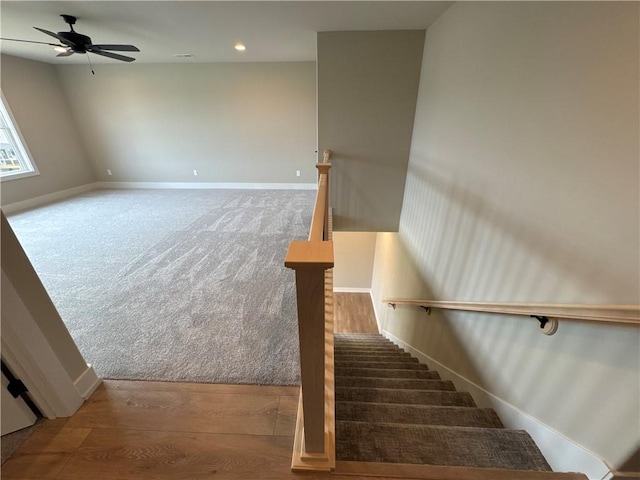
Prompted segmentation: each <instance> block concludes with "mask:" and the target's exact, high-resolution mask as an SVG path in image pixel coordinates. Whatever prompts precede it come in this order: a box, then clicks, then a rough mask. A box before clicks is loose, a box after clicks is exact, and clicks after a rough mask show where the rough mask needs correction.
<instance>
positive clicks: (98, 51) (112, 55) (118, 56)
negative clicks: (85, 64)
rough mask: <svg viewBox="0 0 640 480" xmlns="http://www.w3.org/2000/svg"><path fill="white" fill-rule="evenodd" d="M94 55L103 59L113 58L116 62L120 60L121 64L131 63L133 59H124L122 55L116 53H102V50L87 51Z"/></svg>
mask: <svg viewBox="0 0 640 480" xmlns="http://www.w3.org/2000/svg"><path fill="white" fill-rule="evenodd" d="M88 51H89V52H91V53H95V54H96V55H102V56H103V57H109V58H114V59H116V60H122V61H123V62H133V61H134V60H135V58H132V57H125V56H124V55H118V54H117V53H111V52H103V51H102V50H88Z"/></svg>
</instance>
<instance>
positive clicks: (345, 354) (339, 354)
mask: <svg viewBox="0 0 640 480" xmlns="http://www.w3.org/2000/svg"><path fill="white" fill-rule="evenodd" d="M372 355H375V356H376V357H385V359H386V358H387V357H405V358H409V357H411V354H410V353H407V352H403V351H402V350H398V351H395V350H394V351H389V352H385V351H379V352H376V353H375V354H373V353H371V350H362V351H358V350H346V351H344V350H343V351H340V350H337V351H335V352H334V357H335V358H344V357H371V356H372Z"/></svg>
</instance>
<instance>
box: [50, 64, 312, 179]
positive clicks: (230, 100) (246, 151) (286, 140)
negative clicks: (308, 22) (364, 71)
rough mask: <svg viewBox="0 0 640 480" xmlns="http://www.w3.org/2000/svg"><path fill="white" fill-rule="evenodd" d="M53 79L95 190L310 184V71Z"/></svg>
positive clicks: (111, 71) (292, 67)
mask: <svg viewBox="0 0 640 480" xmlns="http://www.w3.org/2000/svg"><path fill="white" fill-rule="evenodd" d="M57 70H58V73H59V76H60V79H61V81H62V85H63V87H64V89H65V92H66V95H67V98H68V100H69V102H70V104H71V108H72V110H73V113H74V115H75V117H76V119H77V120H78V124H79V127H80V131H81V133H82V135H83V138H84V139H85V143H86V145H87V148H88V152H89V157H90V159H91V162H92V164H93V166H94V169H95V171H96V174H97V178H98V180H100V181H133V182H234V183H237V182H242V183H255V182H259V183H265V182H266V183H289V182H290V183H311V182H315V181H316V169H315V163H316V157H315V150H316V94H315V63H313V62H298V63H217V64H166V65H165V64H123V65H120V64H118V65H104V64H101V65H96V66H95V72H96V74H95V76H92V75H91V73H90V70H89V68H88V66H85V65H65V66H58V67H57ZM107 169H111V171H112V172H113V176H108V175H107ZM194 169H196V170H198V174H199V175H198V176H197V177H195V176H194V175H193V170H194ZM296 170H300V171H301V176H300V177H297V176H296Z"/></svg>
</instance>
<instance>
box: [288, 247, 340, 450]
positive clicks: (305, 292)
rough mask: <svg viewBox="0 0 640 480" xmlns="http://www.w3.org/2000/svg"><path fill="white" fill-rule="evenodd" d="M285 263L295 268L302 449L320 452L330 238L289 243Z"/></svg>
mask: <svg viewBox="0 0 640 480" xmlns="http://www.w3.org/2000/svg"><path fill="white" fill-rule="evenodd" d="M285 267H287V268H292V269H294V270H295V272H296V290H297V302H298V334H299V340H300V375H301V377H302V411H303V418H304V450H305V451H306V452H308V453H323V452H324V450H325V438H324V437H325V432H324V421H325V411H324V386H325V380H324V373H325V371H324V370H325V369H324V367H325V365H324V356H325V352H324V343H325V341H324V330H325V324H324V321H325V319H324V312H325V298H324V294H325V290H324V271H325V270H326V269H328V268H332V267H333V242H322V241H311V242H305V241H297V240H294V241H292V242H291V244H290V245H289V251H288V252H287V257H286V260H285Z"/></svg>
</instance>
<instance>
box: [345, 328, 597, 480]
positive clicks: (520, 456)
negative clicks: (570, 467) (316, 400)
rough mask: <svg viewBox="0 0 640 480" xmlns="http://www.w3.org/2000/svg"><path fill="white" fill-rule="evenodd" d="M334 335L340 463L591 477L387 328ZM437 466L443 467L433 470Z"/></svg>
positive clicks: (420, 472) (416, 473) (488, 474)
mask: <svg viewBox="0 0 640 480" xmlns="http://www.w3.org/2000/svg"><path fill="white" fill-rule="evenodd" d="M334 342H335V343H334V345H335V347H334V352H335V397H336V461H337V462H338V464H339V465H341V467H339V468H337V470H340V468H341V469H342V470H343V471H344V472H345V473H353V474H356V473H371V472H377V474H380V473H384V472H387V473H386V474H387V475H393V476H394V478H400V476H399V472H402V471H404V472H407V473H408V475H407V478H445V477H446V478H498V477H499V478H513V479H515V478H523V479H524V478H564V479H567V480H568V479H586V477H585V476H583V475H582V474H561V473H555V474H554V473H551V468H550V466H549V464H548V463H547V461H546V460H545V458H544V456H543V455H542V453H541V452H540V450H539V449H538V447H537V446H536V444H535V443H534V441H533V440H532V439H531V437H530V436H529V434H528V433H527V432H525V431H519V430H509V429H506V428H504V426H503V424H502V422H501V421H500V419H499V418H498V416H497V414H496V412H495V411H494V410H492V409H486V408H478V407H477V406H476V404H475V402H474V400H473V398H472V397H471V395H470V394H469V393H467V392H458V391H456V389H455V386H454V385H453V383H452V382H450V381H444V380H442V379H441V378H440V375H439V374H438V372H436V371H434V370H429V368H428V367H427V365H424V364H421V363H419V361H418V359H416V358H413V357H412V356H411V355H410V354H409V353H406V352H404V351H403V350H401V349H400V348H399V347H397V346H396V345H395V344H393V343H392V342H390V341H389V340H387V339H386V338H384V337H383V336H382V335H379V334H351V333H336V334H335V336H334ZM355 462H357V463H355ZM425 466H430V467H431V468H432V470H429V468H425ZM435 466H438V467H442V468H441V469H440V470H437V468H436V470H437V472H436V473H434V471H433V468H434V467H435ZM450 467H452V469H451V468H450ZM443 469H444V470H443ZM482 469H486V470H484V472H485V474H484V475H483V474H482V471H483V470H482ZM478 472H480V473H478ZM447 473H448V474H450V475H451V477H447V476H446V474H447ZM502 473H504V475H502ZM434 475H435V476H434ZM465 475H467V476H465Z"/></svg>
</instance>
